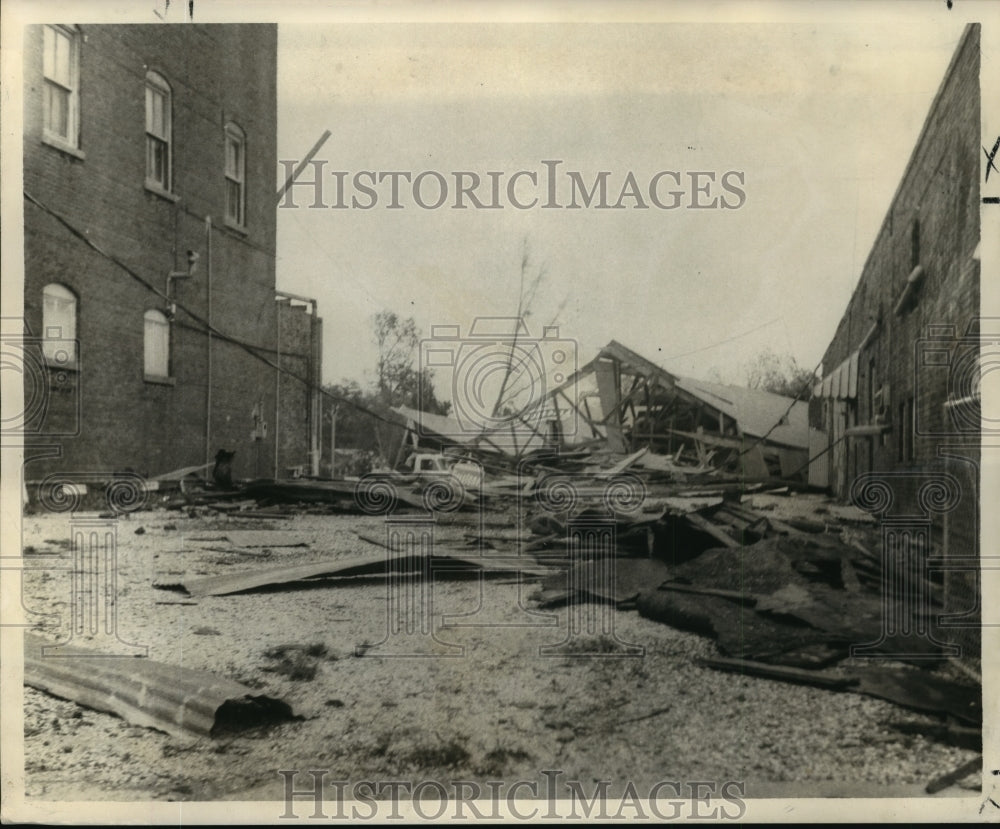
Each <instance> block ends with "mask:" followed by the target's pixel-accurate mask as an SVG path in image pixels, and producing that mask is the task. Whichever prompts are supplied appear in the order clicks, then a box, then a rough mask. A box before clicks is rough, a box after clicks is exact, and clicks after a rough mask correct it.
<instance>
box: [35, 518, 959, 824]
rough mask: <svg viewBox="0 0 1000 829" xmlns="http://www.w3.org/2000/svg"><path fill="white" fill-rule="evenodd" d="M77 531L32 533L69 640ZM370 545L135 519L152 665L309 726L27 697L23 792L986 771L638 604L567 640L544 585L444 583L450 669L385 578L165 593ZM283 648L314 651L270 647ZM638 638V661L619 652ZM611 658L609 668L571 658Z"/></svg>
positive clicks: (885, 717)
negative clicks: (221, 728) (723, 652)
mask: <svg viewBox="0 0 1000 829" xmlns="http://www.w3.org/2000/svg"><path fill="white" fill-rule="evenodd" d="M80 517H81V516H76V520H79V518H80ZM493 520H494V523H493V524H492V525H491V526H490V525H488V526H487V531H488V532H492V533H494V534H498V535H501V534H506V535H508V536H509V535H511V534H513V532H514V528H513V527H512V526H511V524H510V523H509V522H508V521H506V519H505V518H504V517H503V516H499V517H496V518H495V519H493ZM70 521H71V519H70V518H69V517H67V516H60V515H27V516H25V518H24V533H23V544H24V545H25V547H26V550H27V554H26V559H27V561H26V563H25V574H24V589H23V592H24V604H25V607H26V608H27V609H28V610H29V611H31V612H32V614H35V613H48V614H59V617H58V618H56V617H54V616H49V617H42V616H36V615H31V616H30V617H29V618H30V621H32V622H34V623H35V624H34V628H35V630H36V631H38V632H40V633H43V634H44V635H46V636H48V637H50V638H52V639H60V640H61V639H65V638H66V632H65V631H66V625H67V624H68V621H67V620H68V618H69V616H68V612H69V607H70V604H69V602H70V595H71V584H70V575H69V571H68V570H59V569H56V567H58V566H62V567H66V566H67V564H68V553H66V550H65V548H66V542H67V540H68V539H69V538H70V531H71V528H70ZM233 529H252V530H266V529H274V530H280V531H282V532H291V533H294V534H295V535H296V536H297V537H300V538H302V539H304V540H306V542H307V543H308V546H298V547H272V548H267V547H265V548H252V549H251V548H249V547H248V548H245V549H241V548H236V547H234V546H233V545H231V544H228V543H227V542H225V541H221V540H218V539H219V538H220V537H221V536H222V535H224V532H225V531H226V530H233ZM468 529H469V527H468V526H467V525H466V524H465V523H464V519H462V518H454V517H453V518H452V519H451V523H442V524H440V525H439V526H438V527H437V528H436V532H437V537H438V538H440V539H442V540H446V539H449V538H452V539H458V538H461V537H462V535H463V533H464V532H465V531H467V530H468ZM358 532H361V533H365V534H367V535H370V536H374V537H384V535H385V526H384V523H383V520H382V519H381V518H379V517H358V516H323V515H300V516H296V517H294V518H292V519H288V520H282V521H272V522H267V521H260V520H248V519H238V518H229V517H225V516H219V515H199V516H196V517H190V516H188V515H186V514H185V513H184V512H178V511H167V510H163V509H160V510H152V511H146V512H141V513H137V514H133V515H131V516H126V517H122V518H121V519H119V521H118V524H117V547H118V583H117V590H118V600H117V609H118V616H119V623H118V629H119V635H120V636H121V638H122V639H124V640H127V641H130V642H133V643H137V644H142V645H146V646H148V648H149V656H150V657H151V658H153V659H155V660H158V661H162V662H167V663H172V664H176V665H184V666H188V667H191V668H198V669H204V670H209V671H213V672H215V673H217V674H221V675H223V676H226V677H228V678H231V679H234V680H237V681H239V682H242V683H245V684H247V685H250V686H251V687H254V688H259V689H261V692H263V693H267V694H269V695H271V696H275V697H280V698H281V699H283V700H285V701H286V702H288V703H289V704H290V705H291V706H292V708H293V709H294V712H295V713H296V714H297V715H298V716H299V717H300V719H297V720H294V721H291V722H286V723H283V724H280V725H276V726H272V727H269V728H266V729H256V730H251V731H249V732H242V733H239V734H237V735H229V736H225V737H217V738H203V739H191V740H182V739H178V738H177V737H172V736H168V735H166V734H164V733H161V732H158V731H155V730H152V729H149V728H143V727H138V726H133V725H130V724H129V723H127V722H125V721H124V720H121V719H119V718H117V717H115V716H112V715H110V714H105V713H100V712H97V711H93V710H89V709H86V708H82V707H80V706H78V705H76V704H74V703H72V702H68V701H65V700H60V699H57V698H55V697H52V696H50V695H48V694H45V693H42V692H40V691H37V690H34V689H31V688H25V689H24V752H25V762H26V769H25V771H26V784H27V796H28V797H29V798H36V799H43V800H90V799H96V800H123V801H124V800H191V801H203V800H219V799H224V800H225V799H229V800H280V799H281V798H282V796H283V792H284V783H283V778H282V776H281V775H279V771H281V770H286V771H288V770H299V771H302V772H304V771H305V770H310V769H323V770H328V772H329V779H331V780H336V779H339V780H348V781H358V780H411V781H421V780H428V779H434V780H442V781H455V780H469V781H480V782H484V781H488V780H507V781H510V780H514V779H519V780H525V781H542V780H543V778H544V775H543V772H544V771H545V770H559V771H560V772H561V773H562V775H564V777H563V778H562V779H565V780H574V781H580V782H581V783H583V784H584V785H585V786H586V787H592V786H593V785H594V783H595V782H596V781H600V780H608V781H611V784H612V788H611V791H612V792H614V791H615V790H620V789H621V787H622V786H624V785H625V784H626V783H627V782H628V781H632V782H633V783H634V785H635V786H636V787H637V788H638V789H639V790H640V791H643V790H646V791H648V789H649V787H650V786H652V785H653V784H654V783H655V782H657V781H662V780H676V781H717V782H722V781H737V782H739V783H741V784H743V786H744V787H745V789H744V791H745V793H746V795H747V796H748V797H768V796H807V795H810V794H812V795H837V794H840V795H852V794H853V795H865V794H878V795H880V796H892V795H908V796H915V795H919V794H921V793H922V790H923V786H924V784H925V783H927V781H929V780H930V779H932V778H934V777H937V776H939V775H941V774H943V773H945V772H948V771H950V770H952V769H954V768H957V767H958V766H960V765H961V764H962V763H964V762H966V761H968V760H971V759H973V758H974V757H975V756H976V755H975V753H974V752H970V751H965V750H962V749H957V748H953V747H948V746H944V745H941V744H939V743H937V742H934V741H932V740H930V739H927V738H925V737H923V736H920V735H906V734H902V733H899V732H898V731H895V730H893V729H890V728H889V726H888V725H887V723H889V722H890V721H897V722H898V721H905V722H911V723H931V722H935V720H934V718H930V717H925V716H924V715H921V714H916V713H913V712H909V711H906V710H904V709H902V708H899V707H896V706H894V705H892V704H890V703H887V702H883V701H880V700H876V699H872V698H868V697H862V696H859V695H855V694H850V693H834V692H831V691H826V690H821V689H817V688H812V687H806V686H796V685H790V684H785V683H778V682H772V681H770V680H766V679H758V678H748V677H742V676H738V675H734V674H727V673H719V672H716V671H713V670H710V669H707V668H702V667H699V666H697V665H696V664H694V663H693V661H692V660H693V658H694V657H697V656H711V655H715V645H714V643H713V642H712V641H710V640H708V639H705V638H702V637H699V636H696V635H694V634H691V633H686V632H682V631H679V630H675V629H673V628H671V627H668V626H666V625H663V624H659V623H656V622H653V621H650V620H648V619H644V618H641V617H640V616H639V615H638V614H637V613H636V612H634V611H624V610H614V611H611V616H610V617H609V619H610V623H611V624H613V632H612V633H608V632H607V631H604V632H600V631H599V632H598V633H597V634H588V633H587V632H586V631H583V632H580V633H573V632H572V631H571V626H570V623H571V622H572V621H574V620H578V619H579V618H583V617H581V616H579V614H581V613H584V612H585V610H584V609H581V607H580V606H569V607H564V608H561V609H559V610H557V611H553V612H546V613H542V612H540V611H538V610H537V608H534V606H533V604H532V602H531V600H530V595H531V594H532V592H533V591H534V590H535V589H536V588H537V586H538V585H537V578H535V579H534V580H532V577H530V576H524V577H523V581H522V582H521V583H519V582H518V580H517V578H516V576H513V575H500V576H490V577H488V578H484V579H482V580H480V579H479V578H464V579H461V580H454V579H436V580H435V581H434V582H433V586H432V598H433V615H432V619H433V628H434V635H435V637H436V644H433V646H432V647H433V649H434V650H435V652H436V653H438V654H439V655H438V657H437V658H434V657H400V656H396V655H393V654H392V653H387V652H386V648H387V647H388V648H390V650H391V648H392V643H393V641H394V640H392V639H391V638H390V639H389V641H388V642H386V643H383V640H385V639H386V636H387V612H386V607H387V605H386V602H387V586H386V582H385V581H384V580H383V579H381V578H360V579H354V580H351V581H349V582H348V581H340V582H332V581H326V582H321V583H318V584H313V585H309V586H306V587H303V586H294V587H293V586H285V587H284V588H282V589H276V590H268V591H258V592H252V593H245V594H239V595H228V596H217V597H207V598H199V599H192V598H189V597H187V596H186V595H184V594H183V593H180V592H177V591H172V590H164V589H159V588H157V587H154V584H166V585H169V584H176V583H178V582H181V581H184V580H185V579H188V578H192V577H195V576H202V575H214V574H221V573H226V572H235V571H237V570H246V569H254V568H258V567H271V566H274V565H276V564H281V563H304V562H311V561H322V560H328V559H330V558H348V557H351V556H359V555H370V554H371V553H372V552H377V550H378V548H377V547H375V546H373V545H371V544H369V543H366V542H364V541H362V540H359V538H358V536H357V533H358ZM55 550H62V551H63V553H64V555H65V557H64V559H62V560H60V561H61V563H60V564H58V565H53V559H46V558H43V557H42V556H40V555H39V553H43V552H46V551H55ZM33 559H34V560H33ZM463 614H464V616H463ZM442 623H446V625H445V626H442ZM422 641H423V645H424V646H427V643H428V642H431V641H432V640H430V639H428V638H426V637H425V638H424V639H423V640H422ZM380 643H383V644H382V645H380ZM74 644H86V643H85V642H84V641H80V640H77V641H75V642H74ZM287 645H296V646H303V647H302V648H301V649H300V650H298V651H295V650H288V649H286V650H285V656H286V658H284V659H283V658H282V657H281V656H276V655H275V654H276V653H278V651H275V650H274V649H275V648H280V646H287ZM624 646H629V647H628V648H625V649H626V650H631V651H633V652H635V651H637V652H638V653H639V654H640V655H625V656H622V655H620V654H617V653H614V651H615V650H616V649H618V650H621V649H622V648H623V647H624ZM547 648H548V650H547ZM595 649H596V650H598V651H602V650H603V651H612V653H604V654H601V655H599V656H596V657H583V656H580V655H579V652H580V651H587V650H595ZM269 654H270V655H269ZM288 654H292V657H289V656H288ZM978 783H979V781H978V779H977V778H976V777H975V776H971V777H970V778H968V779H967V780H966V781H963V783H962V785H963V786H965V789H964V790H963V789H962V788H961V787H957V788H956V787H953V788H952V789H951V790H950V792H951V793H953V794H954V793H958V794H964V795H966V796H968V795H970V794H971V791H969V790H970V789H973V788H975V787H976V786H978ZM297 785H300V786H301V785H305V782H303V781H299V783H298V784H297ZM275 817H277V816H275Z"/></svg>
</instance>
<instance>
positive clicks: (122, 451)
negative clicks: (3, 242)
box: [24, 24, 321, 480]
mask: <svg viewBox="0 0 1000 829" xmlns="http://www.w3.org/2000/svg"><path fill="white" fill-rule="evenodd" d="M24 71H25V112H24V118H25V120H24V255H25V294H24V314H25V328H26V334H27V335H28V336H29V337H32V338H34V341H33V342H32V341H29V347H28V348H27V349H26V351H25V354H26V364H30V366H31V367H33V370H28V371H26V372H25V377H26V380H25V405H26V413H25V418H26V423H25V444H26V445H38V447H40V448H39V449H37V450H32V449H28V450H27V451H26V469H25V477H26V479H28V480H32V479H34V480H38V479H40V478H42V477H44V476H45V475H46V474H48V473H49V472H51V471H54V470H60V471H73V472H76V473H86V474H90V475H93V476H95V477H100V476H102V475H107V474H109V473H112V472H116V471H123V470H126V469H131V470H133V471H136V472H139V473H142V474H145V475H149V476H153V475H157V474H160V473H163V472H166V471H169V470H172V469H177V468H180V467H184V466H193V465H196V464H201V463H206V462H208V461H209V460H210V459H211V458H213V457H214V455H215V453H216V451H217V450H218V449H222V448H224V449H227V450H230V451H235V452H236V456H235V458H234V461H233V474H234V475H235V476H237V477H256V476H272V475H275V476H280V475H284V474H286V472H287V469H288V468H289V467H293V466H304V465H307V464H308V463H309V451H310V449H311V448H313V447H314V445H315V444H314V443H313V444H312V445H311V440H312V441H314V440H315V438H314V437H311V435H312V430H313V427H314V426H318V424H317V423H316V422H315V421H316V418H315V417H314V414H313V410H314V408H315V403H314V401H313V399H312V396H311V395H310V393H309V391H308V389H307V387H306V386H305V385H304V384H303V382H302V381H303V380H305V381H315V380H317V379H318V378H319V366H318V354H319V344H318V338H319V337H320V336H321V328H320V325H319V320H318V319H317V318H316V306H315V303H314V302H312V303H310V304H309V305H308V309H307V310H303V304H302V303H296V304H295V306H294V307H292V305H291V303H290V302H289V300H288V299H287V298H286V299H284V300H280V301H279V298H278V297H277V296H276V293H275V233H276V215H275V207H276V204H275V187H276V183H275V182H276V168H277V163H276V131H277V91H276V84H277V27H276V26H274V25H193V24H183V25H151V26H150V25H120V26H116V25H94V26H90V25H85V26H49V25H47V26H30V27H27V28H26V30H25V67H24ZM285 317H288V318H289V319H287V320H284V318H285ZM305 317H308V318H309V319H304V318H305ZM282 320H284V321H282ZM303 330H304V331H306V334H305V335H303V334H302V331H303ZM279 331H280V332H282V334H281V336H280V338H279ZM286 339H287V342H286ZM32 349H34V358H32V354H31V352H32ZM279 365H280V366H281V367H282V368H285V369H286V370H287V371H289V372H291V373H293V374H294V375H295V377H294V378H291V377H288V376H284V377H282V376H280V373H279V371H278V369H277V366H279ZM51 446H57V447H58V457H57V456H53V455H52V452H51V450H49V449H45V448H44V447H51ZM33 455H34V456H36V459H34V460H32V457H33ZM43 455H47V456H46V457H42V456H43Z"/></svg>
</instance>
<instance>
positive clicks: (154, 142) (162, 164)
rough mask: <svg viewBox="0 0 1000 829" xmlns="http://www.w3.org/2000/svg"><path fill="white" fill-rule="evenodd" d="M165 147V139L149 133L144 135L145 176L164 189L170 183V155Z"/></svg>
mask: <svg viewBox="0 0 1000 829" xmlns="http://www.w3.org/2000/svg"><path fill="white" fill-rule="evenodd" d="M167 149H168V148H167V143H166V142H165V141H160V139H158V138H153V137H152V136H151V135H147V136H146V177H147V178H149V179H151V180H152V181H155V182H156V183H157V184H159V185H160V186H161V187H163V188H164V189H167V186H168V185H169V183H170V166H169V160H170V156H169V153H168V152H167Z"/></svg>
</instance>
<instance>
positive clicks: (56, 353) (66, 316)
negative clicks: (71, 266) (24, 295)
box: [42, 285, 76, 362]
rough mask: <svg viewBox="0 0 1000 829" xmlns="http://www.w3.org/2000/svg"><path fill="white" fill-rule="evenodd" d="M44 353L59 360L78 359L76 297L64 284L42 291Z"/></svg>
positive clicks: (71, 360) (49, 286)
mask: <svg viewBox="0 0 1000 829" xmlns="http://www.w3.org/2000/svg"><path fill="white" fill-rule="evenodd" d="M42 334H43V337H44V340H43V343H42V353H43V354H44V355H45V356H46V357H47V358H49V359H50V360H56V361H57V362H66V361H69V362H75V361H76V297H74V296H73V294H72V293H71V292H70V291H69V289H67V288H64V287H63V286H62V285H46V286H45V289H44V291H43V292H42Z"/></svg>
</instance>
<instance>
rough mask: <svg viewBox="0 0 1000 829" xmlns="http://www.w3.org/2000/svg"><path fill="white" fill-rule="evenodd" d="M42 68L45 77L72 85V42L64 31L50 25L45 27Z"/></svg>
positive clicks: (64, 84)
mask: <svg viewBox="0 0 1000 829" xmlns="http://www.w3.org/2000/svg"><path fill="white" fill-rule="evenodd" d="M43 45H44V48H43V50H42V51H43V58H42V64H43V70H44V72H45V77H46V78H51V79H52V80H54V81H58V82H59V83H61V84H62V85H63V86H65V87H69V86H72V80H73V76H72V74H71V69H70V67H71V60H72V52H73V42H72V40H71V39H70V37H69V36H68V35H67V34H66V33H65V32H61V31H59V30H57V29H54V28H52V27H51V26H46V27H45V39H44V44H43Z"/></svg>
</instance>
